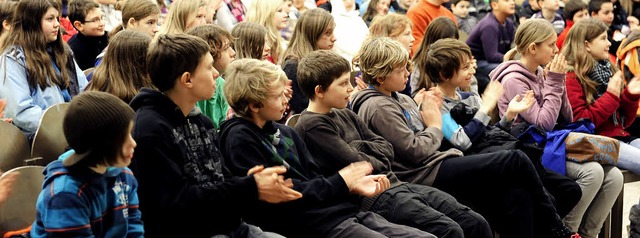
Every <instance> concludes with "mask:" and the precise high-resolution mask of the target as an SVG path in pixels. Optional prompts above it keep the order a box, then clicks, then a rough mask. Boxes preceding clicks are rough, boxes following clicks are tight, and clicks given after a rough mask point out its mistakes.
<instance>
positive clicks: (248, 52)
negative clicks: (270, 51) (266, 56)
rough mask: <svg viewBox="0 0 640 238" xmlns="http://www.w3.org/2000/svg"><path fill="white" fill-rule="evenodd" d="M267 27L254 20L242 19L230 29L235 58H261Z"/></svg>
mask: <svg viewBox="0 0 640 238" xmlns="http://www.w3.org/2000/svg"><path fill="white" fill-rule="evenodd" d="M266 35H267V28H266V27H264V26H263V25H260V24H258V23H254V22H248V21H243V22H240V23H238V24H236V25H235V26H234V27H233V30H231V36H233V44H232V45H233V50H235V51H236V59H244V58H251V59H259V60H261V59H262V51H263V50H264V43H265V41H266V39H265V36H266Z"/></svg>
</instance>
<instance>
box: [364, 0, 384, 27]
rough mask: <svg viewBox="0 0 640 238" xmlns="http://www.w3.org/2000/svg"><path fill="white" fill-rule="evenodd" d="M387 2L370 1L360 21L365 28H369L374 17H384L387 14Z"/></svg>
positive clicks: (382, 0) (379, 0)
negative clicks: (365, 25)
mask: <svg viewBox="0 0 640 238" xmlns="http://www.w3.org/2000/svg"><path fill="white" fill-rule="evenodd" d="M389 3H390V1H389V0H371V1H370V2H369V4H368V5H367V10H365V11H364V14H363V15H362V19H363V20H364V23H366V24H367V26H371V22H372V21H373V19H374V18H375V17H381V16H385V15H387V14H388V13H389Z"/></svg>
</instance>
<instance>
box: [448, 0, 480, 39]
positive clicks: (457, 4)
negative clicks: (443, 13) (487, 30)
mask: <svg viewBox="0 0 640 238" xmlns="http://www.w3.org/2000/svg"><path fill="white" fill-rule="evenodd" d="M470 5H471V1H470V0H453V1H451V11H452V12H453V15H455V16H456V20H458V28H459V29H460V30H461V31H463V32H464V33H467V34H469V33H471V30H472V29H473V28H474V27H476V25H477V24H478V18H476V17H475V16H472V15H469V6H470Z"/></svg>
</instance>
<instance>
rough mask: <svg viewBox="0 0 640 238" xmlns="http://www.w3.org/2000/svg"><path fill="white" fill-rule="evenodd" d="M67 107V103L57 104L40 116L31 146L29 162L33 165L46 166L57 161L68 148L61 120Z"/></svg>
mask: <svg viewBox="0 0 640 238" xmlns="http://www.w3.org/2000/svg"><path fill="white" fill-rule="evenodd" d="M68 107H69V103H59V104H56V105H53V106H51V107H49V108H47V110H45V111H44V113H43V114H42V120H40V125H38V130H37V131H36V134H35V136H34V137H33V143H32V145H31V158H33V159H32V160H31V161H29V162H33V165H42V166H45V165H47V164H48V163H49V162H51V161H54V160H56V159H58V156H60V155H61V154H62V153H64V152H65V150H66V148H67V147H68V146H69V144H68V143H67V139H66V138H65V137H64V131H63V130H62V120H63V119H64V114H65V112H66V111H67V108H68Z"/></svg>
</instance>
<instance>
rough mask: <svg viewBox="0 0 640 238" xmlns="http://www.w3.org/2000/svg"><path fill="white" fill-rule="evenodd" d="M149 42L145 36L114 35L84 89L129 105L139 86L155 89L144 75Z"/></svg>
mask: <svg viewBox="0 0 640 238" xmlns="http://www.w3.org/2000/svg"><path fill="white" fill-rule="evenodd" d="M145 1H147V0H145ZM150 43H151V36H149V35H148V34H145V33H142V32H139V31H134V30H124V31H120V32H118V34H116V35H115V36H113V38H111V40H110V41H109V48H108V49H107V53H106V54H105V56H104V62H103V63H102V64H100V65H98V66H97V67H96V70H95V71H94V72H93V78H92V80H91V82H89V84H88V86H87V89H86V90H87V91H102V92H107V93H110V94H112V95H115V96H116V97H118V98H120V99H121V100H122V101H124V102H126V103H129V102H130V101H131V99H133V97H134V96H135V95H136V94H138V91H140V89H141V88H142V87H147V88H155V87H154V86H153V84H152V83H151V79H150V78H149V75H148V74H147V73H146V72H147V49H148V48H149V44H150Z"/></svg>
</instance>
